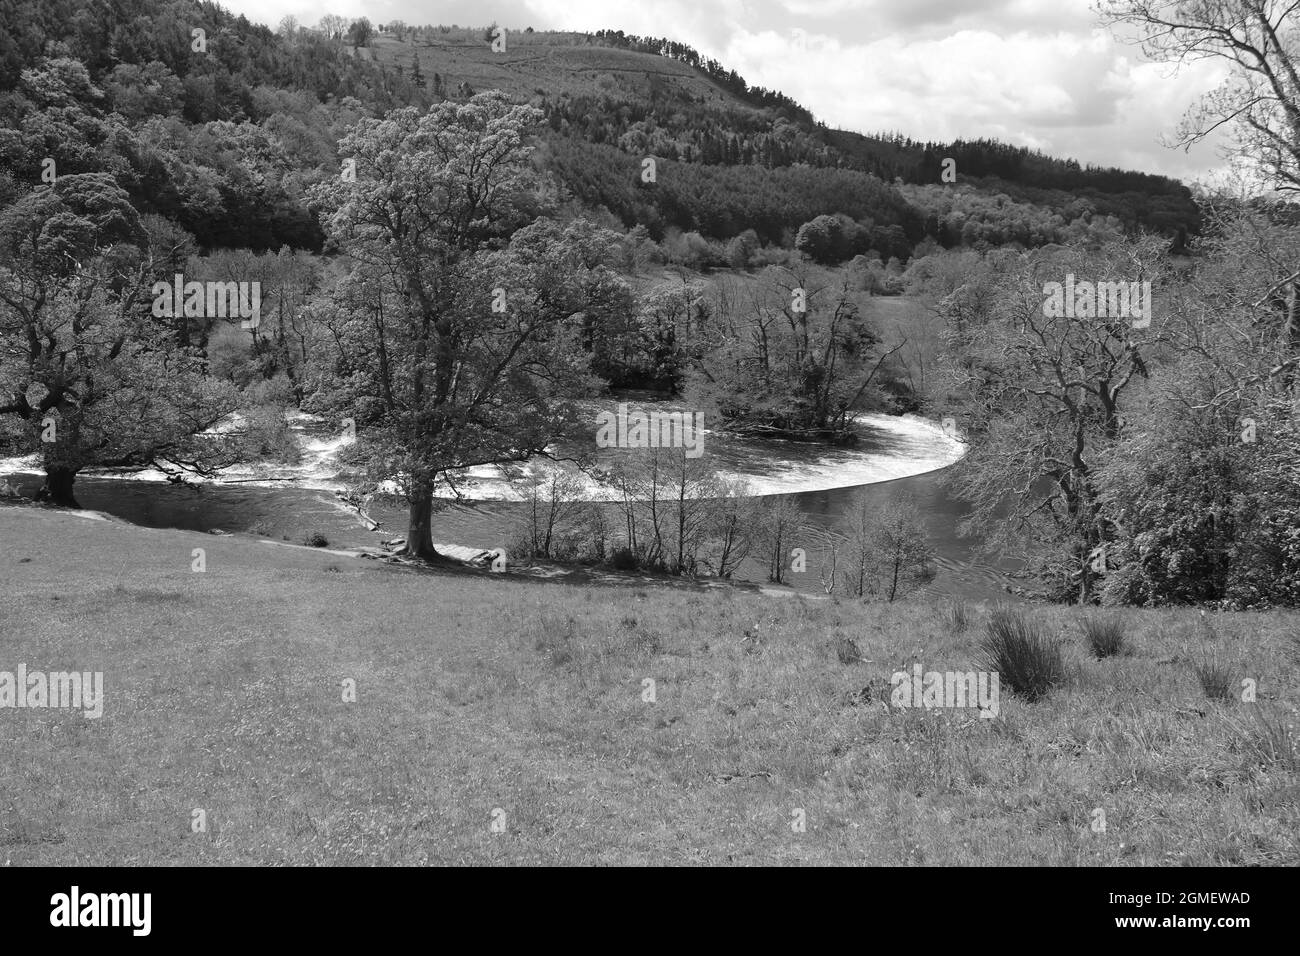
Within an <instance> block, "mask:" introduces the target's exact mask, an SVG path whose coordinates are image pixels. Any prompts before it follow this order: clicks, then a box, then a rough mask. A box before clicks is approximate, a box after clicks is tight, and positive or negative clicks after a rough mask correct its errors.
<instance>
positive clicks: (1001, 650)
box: [980, 607, 1065, 701]
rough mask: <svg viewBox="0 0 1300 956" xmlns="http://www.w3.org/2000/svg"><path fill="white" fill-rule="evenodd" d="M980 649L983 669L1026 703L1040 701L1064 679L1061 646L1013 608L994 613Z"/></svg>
mask: <svg viewBox="0 0 1300 956" xmlns="http://www.w3.org/2000/svg"><path fill="white" fill-rule="evenodd" d="M980 650H981V652H982V653H983V658H984V659H983V664H984V666H985V667H986V668H987V669H988V670H991V671H996V672H997V673H998V676H999V680H1000V681H1001V683H1002V684H1004V685H1005V686H1007V687H1009V688H1010V689H1011V690H1012V691H1013V692H1014V693H1017V694H1019V695H1021V696H1022V697H1024V698H1025V699H1026V700H1029V701H1036V700H1039V699H1040V698H1042V697H1044V696H1045V695H1046V694H1047V692H1048V691H1049V690H1051V689H1052V688H1053V687H1055V686H1056V685H1057V684H1059V683H1061V682H1062V681H1063V680H1064V679H1065V662H1064V661H1063V660H1062V658H1061V646H1060V644H1058V643H1057V642H1055V641H1053V640H1050V639H1049V638H1047V637H1046V636H1045V635H1044V634H1042V633H1041V632H1040V631H1039V629H1038V628H1037V626H1036V625H1034V624H1033V623H1032V622H1030V621H1029V620H1028V619H1026V618H1025V616H1024V615H1023V614H1021V613H1020V612H1019V611H1016V610H1014V609H1012V608H1006V607H1000V608H996V609H995V610H994V611H993V614H992V615H991V616H990V618H989V623H988V626H987V632H986V634H985V636H984V639H983V640H982V641H981V642H980Z"/></svg>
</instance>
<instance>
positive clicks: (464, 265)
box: [314, 93, 612, 559]
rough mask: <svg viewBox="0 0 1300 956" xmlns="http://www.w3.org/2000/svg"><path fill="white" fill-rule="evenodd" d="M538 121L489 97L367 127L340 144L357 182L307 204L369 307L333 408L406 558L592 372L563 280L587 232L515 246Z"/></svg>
mask: <svg viewBox="0 0 1300 956" xmlns="http://www.w3.org/2000/svg"><path fill="white" fill-rule="evenodd" d="M539 115H540V114H539V113H538V111H536V110H534V109H532V108H530V107H525V106H515V105H511V104H510V103H509V102H508V101H507V100H506V98H505V97H504V96H503V95H501V94H499V93H485V94H480V95H478V96H475V97H474V98H473V99H471V100H470V101H469V102H467V103H443V104H439V105H437V106H434V107H433V108H432V109H430V110H429V111H428V112H427V113H424V114H421V113H420V112H419V111H418V110H415V109H402V110H396V111H394V112H393V113H391V114H389V115H388V116H387V117H386V118H385V119H383V120H363V121H361V122H360V123H359V124H358V125H357V126H356V128H354V130H353V131H352V132H351V133H350V134H349V135H347V136H346V137H344V139H343V141H342V142H341V144H340V148H341V152H342V154H343V155H344V157H347V158H351V159H355V161H356V167H357V176H356V180H355V182H345V181H341V180H340V181H337V182H329V183H325V184H322V185H321V186H319V187H317V188H316V189H315V192H314V195H315V197H316V198H317V200H319V201H320V202H321V203H322V205H323V206H325V208H326V209H327V210H328V219H327V222H328V228H329V232H330V235H331V236H332V238H333V239H334V240H335V241H336V242H337V243H338V244H339V246H340V247H341V248H343V249H344V250H345V251H346V252H347V253H348V255H349V257H350V259H351V260H352V266H351V269H350V274H349V283H350V285H351V286H352V288H353V289H354V290H355V291H356V292H357V293H358V295H359V300H360V301H361V302H363V303H365V304H366V307H365V308H364V310H362V311H360V312H359V313H358V314H357V316H356V320H355V322H354V323H352V325H351V327H350V329H349V333H350V336H351V338H352V341H353V342H354V343H355V344H349V345H348V348H349V350H351V349H356V350H357V352H358V353H359V354H353V355H347V356H341V360H342V361H344V362H346V364H347V366H348V367H350V368H351V369H352V372H351V374H350V376H349V378H348V379H347V380H346V381H344V382H342V383H341V392H340V395H341V397H342V400H344V401H346V402H347V403H348V404H349V405H350V406H351V407H352V408H353V409H354V410H355V418H356V420H357V425H358V428H359V429H362V430H363V431H365V432H367V433H368V434H367V436H366V438H365V442H366V447H367V449H368V451H369V457H370V463H371V466H372V468H373V469H374V472H375V474H376V476H382V477H396V478H397V479H398V480H399V481H400V483H401V486H402V488H403V491H404V493H405V496H406V498H407V500H408V501H409V522H408V533H407V540H406V553H407V554H410V555H412V556H416V557H420V558H425V559H436V558H437V557H438V555H437V552H436V551H435V549H434V547H433V540H432V537H431V518H432V511H433V499H434V493H435V490H436V489H437V487H438V485H439V483H440V482H444V481H447V480H448V479H453V480H454V477H455V473H456V472H457V471H458V470H460V469H464V468H466V467H469V466H473V465H479V464H486V463H495V462H505V461H518V460H524V459H526V458H528V457H529V456H531V455H534V454H538V453H541V452H543V451H544V450H545V449H546V447H547V446H548V444H550V442H551V441H552V440H553V439H554V438H555V436H556V435H557V434H558V432H559V430H560V429H561V428H562V426H563V424H564V423H565V422H566V421H568V420H570V419H571V418H572V416H573V415H574V414H576V411H575V410H574V409H573V408H572V406H571V405H569V404H567V403H566V402H565V401H564V400H562V399H560V398H558V397H557V396H559V395H564V394H565V393H566V388H572V387H577V386H578V385H580V383H581V381H582V376H583V372H584V369H585V364H586V360H585V354H584V353H583V351H582V349H581V348H580V346H579V334H578V328H579V325H578V322H577V321H576V317H577V316H578V315H580V314H581V312H582V310H583V307H584V305H585V302H584V301H583V296H582V295H581V291H580V289H578V288H575V280H574V278H573V276H572V274H571V272H570V271H569V269H570V267H571V265H572V261H573V260H574V259H575V258H577V257H578V255H579V253H578V252H577V251H576V248H575V247H579V246H581V242H580V240H581V239H582V237H583V232H584V227H583V225H582V224H578V223H575V224H573V225H571V226H568V227H561V226H559V225H557V224H554V223H548V222H538V223H535V224H533V225H531V226H528V227H527V228H525V229H523V230H520V231H519V232H518V233H517V234H516V235H514V236H513V238H512V239H511V238H509V237H510V236H511V234H512V233H513V232H514V231H515V229H516V228H517V227H518V226H520V225H521V224H522V223H524V222H527V221H529V220H530V219H532V218H534V214H535V210H534V208H533V206H532V203H533V200H532V198H531V197H532V196H533V195H534V185H535V174H534V172H533V169H532V167H531V166H530V165H529V163H528V156H529V153H530V151H531V150H530V147H528V146H527V145H526V144H525V142H524V136H525V133H526V131H527V130H528V127H529V126H530V125H531V124H532V123H534V122H535V121H536V120H537V119H538V118H539ZM608 244H612V243H607V245H608ZM493 247H495V251H494V248H493ZM494 303H498V304H499V305H500V304H504V311H500V310H497V311H494V310H493V304H494Z"/></svg>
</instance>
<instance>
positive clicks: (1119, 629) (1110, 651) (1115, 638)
mask: <svg viewBox="0 0 1300 956" xmlns="http://www.w3.org/2000/svg"><path fill="white" fill-rule="evenodd" d="M1079 626H1080V627H1081V628H1082V629H1083V636H1084V637H1085V638H1086V639H1087V641H1088V647H1089V648H1090V649H1091V650H1092V653H1093V654H1094V655H1095V656H1096V657H1116V656H1118V655H1121V654H1131V653H1132V652H1133V651H1132V649H1131V648H1130V647H1129V646H1128V640H1127V638H1126V636H1125V634H1124V622H1123V621H1121V620H1120V619H1119V618H1118V617H1116V616H1107V617H1100V616H1098V617H1086V618H1084V619H1083V620H1082V621H1080V622H1079Z"/></svg>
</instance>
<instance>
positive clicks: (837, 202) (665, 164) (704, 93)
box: [0, 0, 1198, 260]
mask: <svg viewBox="0 0 1300 956" xmlns="http://www.w3.org/2000/svg"><path fill="white" fill-rule="evenodd" d="M9 7H10V8H12V16H11V17H9V21H10V23H11V24H12V29H11V30H9V31H8V32H7V33H6V36H5V37H4V39H3V40H0V123H2V124H3V126H4V127H5V128H6V130H7V132H6V133H5V135H3V136H0V201H11V200H12V199H13V198H14V197H15V196H16V195H18V193H20V192H22V191H24V190H26V189H29V188H32V187H34V186H37V185H40V184H42V183H43V182H45V181H46V180H45V179H43V178H42V177H46V176H48V175H50V174H51V172H53V174H54V175H57V176H63V175H68V174H77V173H102V172H107V173H109V174H110V175H112V176H113V178H114V179H115V181H116V182H117V183H118V184H119V185H120V186H121V187H122V188H123V189H125V190H126V191H127V193H128V194H129V196H130V198H131V201H132V203H133V204H134V205H135V206H136V207H137V209H138V210H139V211H140V212H143V213H152V214H156V215H160V216H163V217H164V218H167V219H169V220H171V221H172V222H174V223H175V224H177V225H179V226H181V227H182V228H183V229H185V230H186V231H187V232H188V233H189V234H190V235H192V236H193V237H194V239H195V240H196V241H197V243H198V245H199V246H200V247H201V248H204V249H212V248H249V249H253V250H258V251H260V250H266V249H276V248H279V247H280V246H282V245H289V246H290V247H294V248H306V249H313V250H317V249H319V248H321V243H322V241H323V235H322V232H321V230H320V227H319V224H318V222H317V221H316V219H315V216H314V213H313V211H312V210H311V209H309V208H308V204H307V202H306V200H305V195H306V189H307V188H308V187H309V186H311V185H312V184H313V183H315V182H319V181H320V180H321V179H323V178H325V177H329V176H333V175H336V171H337V168H338V165H337V164H338V154H337V151H336V143H337V141H338V139H339V138H340V137H341V136H342V135H344V133H345V132H346V130H347V129H348V128H349V127H350V125H351V124H352V123H354V122H355V121H356V120H357V119H358V118H360V117H362V116H364V115H382V114H383V113H385V112H387V111H388V110H391V109H393V108H395V107H399V106H403V105H414V106H417V107H423V106H426V105H428V104H430V103H432V102H435V101H438V100H442V99H453V100H464V99H467V98H468V97H469V96H471V95H473V94H474V93H476V92H479V91H482V90H484V89H489V88H491V89H501V90H504V91H505V92H506V93H507V94H508V95H510V96H511V97H514V98H516V99H519V100H527V101H529V102H531V103H532V104H534V105H535V106H537V107H538V108H539V109H540V110H541V111H542V114H543V119H544V126H543V127H542V134H543V145H544V149H543V151H542V153H541V156H542V158H543V159H544V161H546V162H547V163H548V164H549V165H550V166H551V168H552V170H553V171H554V172H555V174H556V176H557V178H558V179H559V181H560V183H561V185H562V196H561V198H562V199H567V200H569V201H570V202H571V204H572V207H573V209H574V211H580V212H584V213H586V214H588V215H596V216H598V217H599V216H604V217H608V218H609V219H610V220H612V222H611V224H612V223H615V222H616V223H617V224H619V225H620V226H622V227H625V228H630V227H633V226H635V225H638V224H640V225H644V226H646V228H647V229H648V230H649V233H650V235H651V237H652V238H654V239H656V240H659V239H662V238H663V237H664V235H665V234H666V233H667V231H668V230H673V229H675V230H680V231H682V232H689V231H696V232H700V233H702V234H703V235H705V236H709V237H712V238H715V239H721V240H726V239H730V238H733V237H735V236H737V235H739V234H741V233H743V232H745V231H746V230H749V229H752V230H754V232H755V234H756V235H757V238H758V239H760V240H761V241H764V242H767V243H779V244H781V245H784V246H785V247H787V248H789V247H790V246H791V245H792V244H793V241H794V237H795V234H796V232H797V231H798V230H799V229H800V227H801V226H802V225H803V224H804V223H806V222H808V221H809V220H811V219H813V218H815V217H816V216H819V215H833V214H846V215H848V216H849V217H850V218H851V219H852V220H854V221H855V222H857V223H858V224H860V225H861V226H862V228H863V229H865V230H867V231H868V232H870V230H872V229H875V230H877V233H876V234H875V235H874V236H872V237H869V238H868V239H867V240H866V245H865V247H864V248H865V249H866V250H868V251H872V252H874V253H875V254H877V255H879V256H880V257H881V258H882V259H889V258H891V257H899V258H902V259H903V260H906V258H907V257H908V256H910V255H911V253H912V251H913V249H914V248H915V246H916V245H917V244H918V243H920V242H922V241H923V240H924V239H925V238H926V237H929V238H930V239H931V240H933V241H934V242H936V243H937V244H938V245H941V246H945V247H951V246H956V245H969V244H972V243H976V242H985V243H991V244H994V245H996V244H999V243H1001V242H1020V243H1022V244H1041V243H1045V242H1059V241H1064V240H1066V239H1068V238H1070V237H1072V236H1077V235H1079V234H1082V233H1084V232H1087V231H1088V230H1092V229H1097V228H1102V229H1106V230H1110V231H1121V230H1128V231H1132V230H1135V229H1152V230H1156V231H1160V232H1163V233H1165V234H1167V235H1171V236H1173V235H1181V234H1185V233H1187V232H1195V231H1196V230H1197V226H1198V216H1197V210H1196V207H1195V205H1194V203H1193V202H1192V200H1191V196H1190V193H1189V191H1188V190H1187V188H1186V187H1185V186H1183V185H1182V184H1180V183H1177V182H1174V181H1171V180H1168V179H1164V178H1162V177H1158V176H1150V175H1146V174H1141V173H1130V172H1124V171H1120V170H1105V169H1094V168H1090V167H1088V168H1085V167H1080V166H1079V164H1077V163H1074V162H1072V161H1069V160H1058V159H1053V158H1051V157H1046V156H1043V155H1041V154H1038V153H1032V152H1030V151H1028V150H1024V149H1018V148H1014V147H1009V146H1006V145H1004V144H998V143H992V142H985V141H980V142H968V143H954V144H938V143H927V142H918V141H913V140H910V139H906V138H903V137H901V136H898V135H891V136H867V135H863V134H861V133H855V132H848V131H844V130H833V129H829V128H827V127H826V126H824V125H823V124H821V123H818V122H817V121H816V119H815V118H814V117H813V116H812V114H811V113H809V112H808V111H807V110H806V109H804V108H803V107H801V106H799V105H798V104H796V103H794V102H793V101H792V100H790V99H789V98H788V97H786V96H784V95H783V94H781V93H779V92H777V91H771V90H765V89H761V88H755V87H751V86H750V85H749V84H748V83H747V82H746V81H745V80H744V78H743V77H740V76H739V75H737V74H736V73H735V72H734V71H733V70H729V69H727V68H726V67H725V66H724V65H722V64H719V63H717V62H715V61H712V60H709V59H707V58H704V57H702V56H701V55H700V54H699V53H697V52H696V51H695V50H693V49H692V48H691V47H689V46H687V45H685V44H682V43H680V42H677V41H673V40H667V39H658V38H649V37H635V36H626V35H624V34H622V33H621V32H618V33H616V32H610V31H601V32H598V33H596V34H576V33H538V32H527V31H511V32H509V33H508V34H507V42H506V46H505V49H504V50H502V51H500V52H495V51H494V50H493V48H492V46H491V44H490V42H489V40H488V34H486V33H485V31H484V30H483V29H473V30H470V29H461V28H452V27H445V26H444V27H419V28H412V27H407V26H405V25H403V24H387V25H382V26H383V28H382V29H380V30H378V31H371V32H370V33H369V35H366V36H364V37H363V36H355V37H354V38H353V41H352V42H349V41H348V40H347V39H346V38H345V37H343V36H340V35H335V36H326V35H325V34H324V33H322V32H319V31H311V30H306V29H302V28H298V29H295V30H292V31H288V32H285V33H276V32H273V31H271V30H270V29H268V28H266V27H264V26H259V25H255V24H252V23H250V22H249V21H248V20H247V19H246V18H244V17H242V16H240V17H235V16H232V15H231V14H230V13H228V12H227V11H225V10H224V9H222V8H221V7H219V6H218V5H216V4H213V3H207V2H204V3H192V2H189V0H124V2H122V3H118V4H113V5H96V6H91V7H84V6H80V5H77V4H73V3H69V2H65V0H56V2H53V3H33V2H19V3H13V4H10V5H9ZM196 31H197V32H196ZM104 37H108V38H110V41H109V42H108V43H107V44H105V43H104V42H103V38H104ZM200 47H201V48H200ZM949 156H951V157H953V158H955V159H956V160H957V162H958V169H959V170H960V176H961V180H960V181H961V183H962V184H963V186H965V187H967V188H970V189H973V190H975V191H977V192H980V193H984V194H988V195H989V196H990V198H992V199H995V200H996V206H997V207H998V208H999V209H1001V210H1004V211H1000V212H998V213H997V214H996V215H997V217H998V218H999V219H1000V220H1002V219H1004V220H1005V222H999V223H998V224H997V228H994V229H992V230H986V229H982V230H976V233H971V232H970V231H969V230H967V231H966V232H963V222H964V220H963V215H964V214H960V213H953V214H950V215H946V217H945V215H941V214H940V213H939V212H938V211H937V210H938V207H940V206H941V205H942V204H943V203H944V202H946V200H945V199H944V198H943V197H944V194H945V192H946V191H947V190H948V186H947V185H946V184H942V183H940V182H939V173H940V165H941V160H942V159H943V158H945V157H949ZM648 157H653V158H655V160H656V162H658V163H659V164H660V166H661V170H662V172H661V174H660V175H659V176H658V177H657V179H656V180H655V181H654V182H652V183H647V182H645V181H644V180H643V179H642V178H641V173H642V163H643V162H644V160H645V159H646V158H648ZM47 161H49V162H48V163H47ZM51 163H52V166H51V165H50V164H51ZM900 183H901V184H909V185H912V186H915V187H916V188H917V189H918V190H919V191H920V194H921V195H920V198H917V196H915V195H914V196H913V198H911V199H908V198H905V197H904V196H903V195H902V194H901V193H900V192H899V191H898V189H897V188H896V186H897V185H898V184H900ZM774 191H775V192H776V195H773V192H774ZM1016 223H1019V225H1016ZM894 226H896V227H898V229H899V230H900V231H901V233H899V234H892V233H890V234H887V232H886V231H887V230H888V229H889V228H890V227H894Z"/></svg>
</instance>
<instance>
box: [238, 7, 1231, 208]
mask: <svg viewBox="0 0 1300 956" xmlns="http://www.w3.org/2000/svg"><path fill="white" fill-rule="evenodd" d="M219 2H220V3H221V5H222V6H224V7H226V8H227V9H229V10H232V11H234V12H236V13H242V14H244V15H245V16H247V17H248V18H249V19H250V20H253V21H257V22H261V23H266V24H267V25H269V26H271V27H274V26H276V25H277V24H278V23H279V21H280V18H281V17H283V16H285V15H293V16H295V17H297V19H298V21H299V23H301V24H303V25H308V26H310V25H314V24H315V23H317V22H318V21H319V20H320V18H321V16H322V15H323V14H326V13H335V14H339V15H342V16H345V17H349V18H355V17H360V16H366V17H368V18H369V19H370V21H371V22H372V23H376V24H378V23H386V22H388V21H389V20H404V21H405V22H406V23H408V24H412V25H424V24H429V23H433V24H439V23H441V24H457V25H459V26H487V25H488V24H490V23H492V22H496V23H498V24H500V25H501V26H503V27H506V28H507V30H510V29H520V30H522V29H523V28H525V27H529V26H531V27H533V28H534V29H537V30H543V29H556V30H583V31H595V30H600V29H610V30H623V31H624V32H626V33H635V34H640V35H650V36H666V37H668V38H670V39H674V40H678V41H681V42H684V43H687V44H689V45H690V46H693V47H694V48H695V49H697V50H699V51H700V53H701V54H703V55H705V56H708V57H712V58H713V59H716V60H718V61H719V62H721V63H723V64H724V65H725V66H726V67H727V68H728V69H734V70H736V72H738V73H739V74H740V75H741V76H743V77H744V78H745V79H746V81H748V82H749V83H750V84H752V85H757V86H765V87H768V88H770V89H778V90H780V91H782V92H783V93H785V94H786V95H788V96H790V97H792V98H793V99H794V100H795V101H796V102H798V103H800V104H801V105H803V106H805V107H806V108H808V109H809V110H811V111H812V113H813V115H815V116H816V117H817V118H818V119H819V120H821V121H823V122H825V123H827V124H828V125H830V126H837V127H841V128H843V129H849V130H855V131H857V132H863V133H874V132H882V131H897V132H900V133H903V134H904V135H906V136H910V137H912V138H913V139H920V140H931V141H936V142H947V141H951V140H954V139H958V138H965V139H975V138H991V139H998V140H1001V141H1003V142H1008V143H1013V144H1016V145H1019V146H1028V147H1031V148H1035V149H1041V150H1043V151H1044V152H1046V153H1048V154H1049V155H1052V156H1058V157H1061V158H1073V159H1077V160H1079V161H1080V162H1082V163H1094V164H1097V165H1101V166H1119V167H1122V168H1125V169H1138V170H1143V171H1145V172H1153V173H1163V174H1165V175H1168V176H1174V177H1177V178H1179V179H1182V180H1184V181H1185V182H1188V183H1192V182H1196V181H1203V180H1205V179H1207V178H1209V177H1211V176H1212V175H1213V174H1214V173H1215V171H1216V170H1218V169H1219V168H1220V166H1221V165H1222V164H1221V160H1220V158H1219V155H1218V153H1217V150H1216V144H1215V143H1205V144H1200V145H1198V146H1195V147H1193V149H1192V150H1191V151H1190V152H1186V151H1184V150H1182V149H1178V148H1172V147H1170V146H1168V145H1165V143H1166V142H1168V141H1169V140H1171V139H1172V138H1173V137H1174V134H1175V130H1176V127H1177V124H1178V120H1179V119H1180V118H1181V116H1182V115H1183V113H1184V112H1185V111H1186V110H1187V108H1188V107H1189V106H1191V105H1192V104H1193V103H1194V102H1195V101H1196V100H1197V99H1198V98H1199V97H1200V96H1201V95H1202V94H1204V93H1207V92H1209V91H1210V90H1212V89H1214V88H1215V87H1217V86H1219V85H1220V84H1221V83H1222V82H1223V81H1224V79H1225V78H1226V76H1227V74H1226V72H1225V71H1224V70H1223V68H1222V67H1220V66H1217V65H1216V64H1215V63H1214V62H1213V61H1201V62H1198V63H1193V64H1188V65H1184V66H1179V67H1177V68H1175V67H1173V66H1171V65H1169V64H1165V63H1152V62H1148V61H1147V60H1146V59H1145V58H1144V57H1143V55H1142V52H1141V50H1140V49H1139V48H1138V47H1137V46H1135V45H1133V44H1132V43H1130V42H1126V39H1125V38H1117V37H1115V36H1114V35H1113V34H1112V33H1111V32H1110V31H1109V30H1108V29H1107V28H1105V27H1104V26H1102V25H1101V23H1100V22H1099V20H1098V18H1097V16H1096V14H1095V13H1094V12H1093V10H1092V8H1091V6H1092V0H439V2H436V3H432V2H429V0H219Z"/></svg>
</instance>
